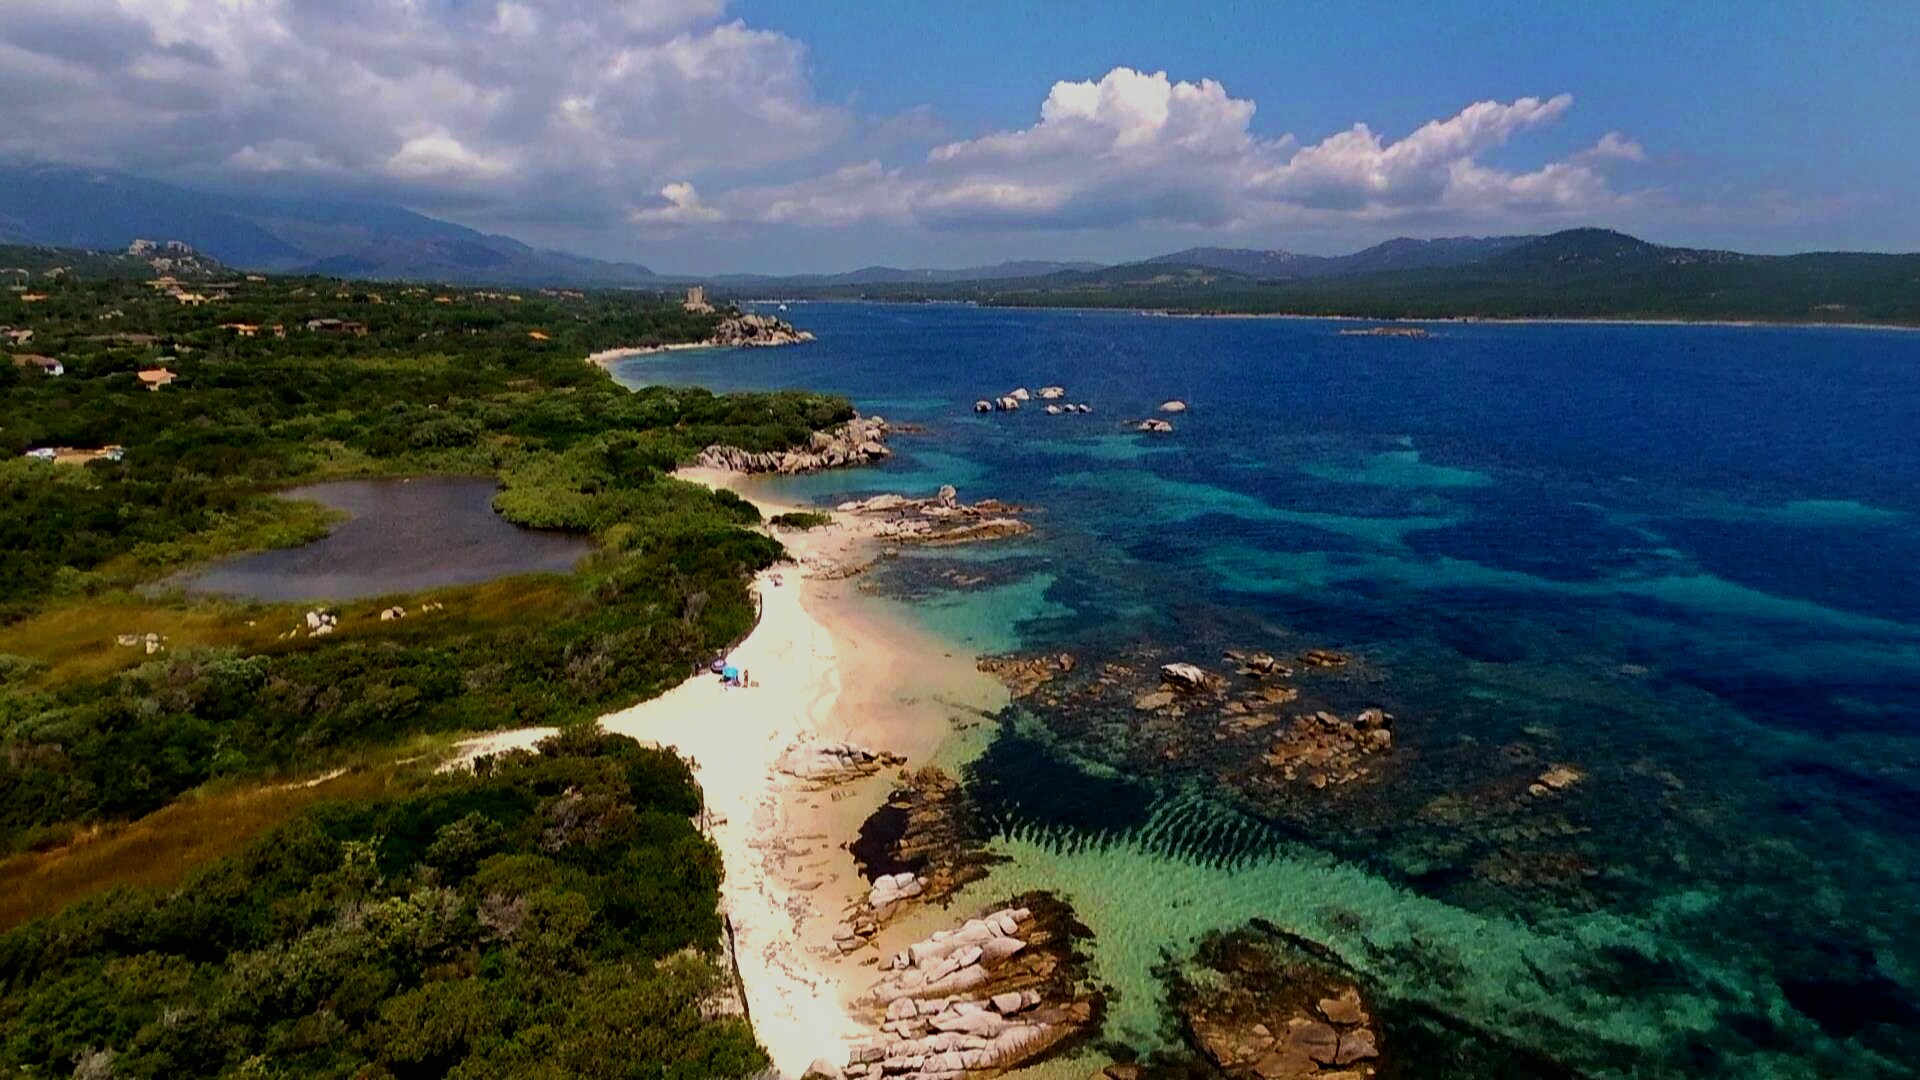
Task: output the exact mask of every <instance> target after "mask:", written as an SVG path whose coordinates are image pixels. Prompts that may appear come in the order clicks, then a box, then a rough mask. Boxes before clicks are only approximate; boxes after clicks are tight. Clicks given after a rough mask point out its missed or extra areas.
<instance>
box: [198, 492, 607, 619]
mask: <svg viewBox="0 0 1920 1080" xmlns="http://www.w3.org/2000/svg"><path fill="white" fill-rule="evenodd" d="M498 490H499V487H498V485H496V484H495V483H494V482H493V481H492V480H491V479H488V478H485V477H474V476H427V477H415V478H411V479H405V480H344V481H338V482H334V483H327V484H313V485H310V486H307V487H300V488H292V489H290V490H288V491H285V492H282V493H281V495H282V497H284V498H288V499H306V500H310V501H313V502H318V503H322V504H324V505H326V506H330V507H333V508H335V509H337V510H341V511H344V512H346V513H347V514H348V515H349V517H348V519H347V520H346V521H345V522H342V523H341V524H340V525H338V526H336V527H335V528H334V530H333V531H332V532H330V533H328V534H327V535H326V536H324V537H322V538H321V539H319V540H316V541H314V542H313V543H310V544H304V545H302V546H300V547H296V548H283V549H280V550H277V551H262V552H257V553H255V554H251V555H239V556H235V557H233V558H231V559H226V560H224V561H221V562H218V563H215V564H213V565H212V566H211V567H209V568H207V569H206V570H203V571H200V572H198V573H195V574H192V575H191V576H189V577H187V578H185V579H183V580H182V581H181V584H182V585H183V586H184V587H185V588H186V589H187V591H188V592H191V593H202V594H219V595H225V596H243V597H247V598H249V599H253V600H265V601H271V602H281V601H292V600H354V599H359V598H362V597H369V596H385V595H387V594H390V593H406V592H417V591H419V590H422V589H431V588H437V587H441V586H446V585H471V584H473V583H475V582H480V581H489V580H492V579H493V578H498V577H506V576H508V575H510V574H527V573H538V572H543V571H545V572H556V573H565V572H567V571H568V570H571V569H572V568H573V565H574V563H576V562H578V561H579V560H580V558H581V557H582V556H584V555H586V554H587V553H588V552H589V551H591V550H592V549H593V544H592V543H591V542H590V541H588V540H587V539H585V538H584V537H579V536H569V535H565V534H561V533H550V532H539V531H536V530H533V529H523V528H521V527H519V526H517V525H514V524H512V523H510V522H508V521H507V520H506V519H505V518H502V517H501V516H500V515H499V514H496V513H494V511H493V505H492V500H493V496H494V493H495V492H496V491H498Z"/></svg>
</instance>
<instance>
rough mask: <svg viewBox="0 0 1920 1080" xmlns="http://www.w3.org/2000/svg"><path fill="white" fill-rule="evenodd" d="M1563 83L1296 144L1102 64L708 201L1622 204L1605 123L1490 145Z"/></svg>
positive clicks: (752, 208)
mask: <svg viewBox="0 0 1920 1080" xmlns="http://www.w3.org/2000/svg"><path fill="white" fill-rule="evenodd" d="M1572 105H1573V98H1572V96H1571V95H1568V94H1560V95H1558V96H1555V97H1550V98H1544V99H1543V98H1535V97H1522V98H1518V99H1516V100H1513V101H1510V102H1499V101H1481V102H1476V103H1474V104H1471V105H1468V106H1467V107H1465V108H1463V109H1462V110H1460V112H1458V113H1456V114H1455V115H1453V116H1451V117H1447V118H1445V119H1441V120H1434V121H1431V122H1429V123H1426V124H1423V125H1421V126H1420V127H1419V128H1417V129H1416V130H1414V131H1413V132H1411V133H1409V134H1407V135H1406V136H1404V137H1401V138H1398V139H1392V138H1388V137H1386V136H1383V135H1382V134H1380V133H1378V132H1376V131H1374V130H1373V129H1371V128H1370V127H1368V126H1367V125H1366V124H1355V125H1354V126H1353V127H1351V128H1349V129H1347V130H1345V131H1340V132H1336V133H1334V134H1332V135H1329V136H1327V137H1325V138H1323V139H1321V140H1319V141H1318V142H1315V143H1312V144H1310V145H1301V144H1300V142H1299V141H1298V140H1296V139H1295V138H1294V137H1292V136H1290V135H1283V136H1279V137H1275V138H1264V137H1261V136H1259V135H1257V134H1255V133H1254V131H1253V117H1254V110H1255V104H1254V102H1252V101H1249V100H1246V99H1241V98H1235V97H1232V96H1231V95H1230V94H1229V93H1228V92H1227V90H1226V88H1225V87H1223V86H1222V85H1221V84H1220V83H1218V82H1215V81H1213V80H1211V79H1202V80H1200V81H1198V82H1186V81H1176V80H1173V79H1170V78H1168V76H1167V75H1166V73H1164V72H1155V73H1151V74H1148V73H1143V72H1139V71H1134V70H1132V69H1130V68H1124V67H1122V68H1115V69H1113V70H1112V71H1110V72H1108V73H1107V74H1106V75H1105V76H1103V77H1102V78H1100V79H1099V80H1097V81H1084V82H1059V83H1055V84H1054V86H1053V88H1052V90H1051V91H1050V92H1049V93H1048V94H1047V97H1046V100H1045V101H1044V102H1042V103H1041V106H1040V119H1039V121H1038V122H1037V123H1035V124H1033V125H1032V126H1030V127H1026V128H1021V129H1018V130H1014V131H1002V132H995V133H992V134H988V135H984V136H981V137H979V138H975V139H967V140H962V141H958V142H950V143H947V144H945V145H941V146H938V147H935V148H934V149H933V150H932V151H931V152H930V153H928V154H927V156H926V158H925V160H924V161H920V162H917V163H914V164H911V165H908V166H904V167H900V168H893V169H888V168H884V167H882V166H881V165H880V164H879V163H878V162H869V163H866V164H863V165H860V166H855V167H851V168H846V169H841V170H839V171H837V172H834V173H830V174H827V175H823V176H818V177H813V178H809V179H805V180H801V181H797V182H792V183H786V184H777V185H762V186H747V187H741V188H737V189H734V190H731V191H728V192H724V193H722V194H721V195H719V196H716V197H715V198H714V199H713V200H712V203H713V205H712V207H710V208H709V209H712V210H715V211H717V215H716V216H715V217H714V218H712V220H720V219H721V218H725V219H726V220H734V221H759V222H780V223H812V224H819V225H846V224H849V223H851V222H854V221H860V220H879V221H886V222H890V223H896V224H908V223H917V224H922V225H928V226H934V227H959V226H987V227H1000V228H1020V227H1028V228H1078V227H1112V226H1120V225H1129V224H1150V225H1161V226H1166V225H1171V226H1199V227H1207V228H1227V227H1236V226H1246V225H1263V224H1274V223H1332V222H1339V221H1367V222H1379V221H1391V220H1394V219H1397V218H1414V217H1428V216H1433V215H1442V216H1448V217H1453V218H1459V219H1504V218H1515V217H1526V216H1529V215H1532V216H1536V217H1537V216H1547V215H1555V214H1579V213H1586V212H1592V211H1596V210H1600V209H1605V208H1612V207H1618V206H1619V205H1621V203H1622V200H1623V196H1620V195H1618V194H1616V193H1614V192H1613V191H1612V190H1611V189H1610V187H1609V185H1608V183H1607V180H1606V177H1605V175H1604V174H1603V173H1602V171H1601V169H1602V167H1603V166H1604V164H1605V163H1606V162H1608V161H1613V160H1637V159H1638V157H1637V156H1638V155H1640V154H1641V151H1640V149H1639V147H1638V145H1637V144H1635V143H1633V142H1631V141H1630V140H1628V139H1627V138H1626V137H1625V136H1622V135H1620V134H1619V133H1617V132H1615V133H1610V134H1609V135H1608V136H1607V137H1606V138H1604V139H1602V140H1601V141H1600V143H1599V144H1598V145H1596V146H1595V147H1593V148H1592V149H1591V150H1589V151H1585V152H1583V153H1582V154H1580V155H1576V156H1575V157H1574V158H1573V159H1571V160H1566V161H1549V162H1545V163H1543V164H1541V165H1539V166H1538V167H1536V168H1534V169H1532V170H1527V171H1510V170H1506V169H1502V168H1499V167H1496V166H1493V165H1489V164H1486V163H1485V162H1484V161H1483V160H1482V159H1483V157H1484V156H1485V155H1487V154H1488V153H1489V152H1491V151H1494V150H1496V149H1499V148H1500V147H1502V146H1505V145H1506V144H1507V143H1508V142H1509V141H1510V140H1512V139H1513V138H1514V137H1516V136H1517V135H1519V134H1521V133H1523V132H1525V131H1527V130H1530V129H1533V128H1537V127H1540V126H1542V125H1546V124H1549V123H1552V122H1554V121H1557V120H1559V119H1560V118H1561V117H1563V116H1564V115H1565V114H1566V113H1567V111H1568V110H1569V109H1571V108H1572Z"/></svg>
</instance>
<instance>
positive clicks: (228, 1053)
mask: <svg viewBox="0 0 1920 1080" xmlns="http://www.w3.org/2000/svg"><path fill="white" fill-rule="evenodd" d="M698 809H699V794H698V791H697V790H696V788H695V787H694V785H693V782H692V778H691V776H690V775H689V773H688V772H687V769H686V766H685V765H684V764H683V763H682V762H681V761H680V760H679V759H678V758H675V757H673V756H672V755H671V754H667V753H664V752H660V751H653V750H643V749H641V748H640V747H639V746H638V745H637V744H635V743H633V742H632V741H631V740H628V739H625V738H621V737H618V736H610V735H601V734H595V733H589V732H586V731H575V732H571V733H568V734H566V735H562V736H559V737H556V738H555V739H552V740H549V741H548V742H547V743H546V744H545V745H544V746H543V747H542V749H541V751H540V752H539V753H538V755H537V756H536V755H511V756H509V757H507V758H504V759H501V760H500V761H499V762H497V763H494V762H487V761H482V762H481V767H480V768H479V770H478V771H477V772H476V773H474V774H467V773H459V774H453V775H446V776H438V777H429V778H426V779H421V780H416V781H413V782H412V783H411V784H410V785H408V786H407V787H406V788H405V789H404V790H402V791H400V792H398V793H396V794H393V795H390V796H388V797H385V798H382V799H379V800H375V801H372V802H364V803H352V804H333V805H327V806H322V807H320V808H317V809H315V810H311V811H308V812H306V813H305V814H303V815H302V816H300V817H298V818H295V819H294V820H292V821H291V822H289V823H288V824H286V825H283V826H282V827H280V828H279V829H278V830H276V831H275V832H274V833H272V834H271V835H269V836H267V837H265V838H264V839H262V840H261V841H259V842H258V843H255V844H254V845H252V846H251V847H250V848H248V849H247V850H246V851H245V852H243V853H242V854H240V855H238V856H236V857H233V858H229V859H226V860H223V861H221V862H219V863H216V864H214V865H212V866H210V867H208V868H206V869H205V870H203V871H202V872H201V873H199V874H197V875H196V876H195V877H194V878H193V879H192V880H191V881H190V882H188V883H187V885H186V886H185V887H183V888H181V889H177V890H172V891H168V892H164V893H163V892H158V891H152V890H148V891H140V892H135V891H130V890H120V891H114V892H110V893H107V894H103V895H100V896H97V897H94V898H91V899H89V900H86V901H83V902H81V903H79V904H76V905H74V906H73V907H70V908H68V909H67V910H66V911H64V912H62V913H61V914H59V915H58V916H55V917H53V918H51V919H45V920H41V921H38V922H33V923H29V924H27V925H25V926H23V927H20V928H18V929H16V930H13V931H12V932H10V933H7V934H5V935H4V936H0V979H3V980H4V981H3V982H0V1062H4V1063H5V1064H6V1065H7V1066H9V1067H10V1069H12V1070H20V1071H21V1073H22V1074H30V1075H55V1074H58V1075H74V1076H83V1077H106V1076H119V1077H182V1076H229V1075H231V1076H289V1077H291V1076H360V1077H368V1078H376V1077H423V1076H446V1075H457V1076H461V1077H474V1078H480V1077H505V1076H515V1077H555V1078H558V1077H649V1078H676V1080H707V1078H709V1077H723V1076H745V1075H748V1074H751V1073H753V1072H755V1071H756V1070H758V1069H760V1068H762V1067H764V1065H765V1057H764V1055H763V1054H762V1053H761V1051H760V1050H759V1049H758V1047H756V1046H755V1044H754V1041H753V1037H752V1034H751V1032H750V1031H748V1029H747V1025H746V1024H745V1023H744V1022H743V1021H741V1020H739V1019H737V1018H734V1019H726V1018H722V1019H709V1018H708V1015H709V1013H710V1012H711V1011H712V1005H713V1003H714V1002H715V1000H716V996H715V995H716V992H717V991H718V990H719V989H720V988H721V987H722V986H723V973H722V971H721V970H720V969H719V968H718V966H717V965H716V963H715V962H714V960H713V959H712V956H713V953H714V950H715V948H716V947H717V945H718V943H719V939H720V923H719V918H718V916H717V915H716V914H715V910H714V904H715V900H716V896H717V886H718V883H719V880H720V863H719V857H718V854H717V852H715V851H714V849H713V848H712V846H711V845H710V844H708V843H707V842H706V841H705V840H704V839H703V838H702V837H701V836H700V835H699V834H698V833H697V832H696V831H695V830H694V828H693V826H692V825H691V824H690V822H689V818H690V816H691V815H693V814H695V813H696V812H697V811H698Z"/></svg>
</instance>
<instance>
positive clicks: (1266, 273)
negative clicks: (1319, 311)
mask: <svg viewBox="0 0 1920 1080" xmlns="http://www.w3.org/2000/svg"><path fill="white" fill-rule="evenodd" d="M1329 261H1331V260H1329V259H1328V258H1326V257H1325V256H1323V255H1296V254H1294V253H1293V252H1291V251H1256V250H1254V249H1253V248H1223V247H1194V248H1187V249H1185V250H1184V251H1175V252H1171V253H1169V254H1166V255H1156V256H1154V257H1153V258H1151V259H1142V260H1141V261H1140V262H1139V263H1137V264H1135V265H1145V266H1195V267H1200V268H1202V269H1205V270H1224V271H1226V272H1227V273H1230V274H1245V275H1246V276H1248V277H1311V276H1313V275H1314V274H1317V273H1319V272H1320V271H1319V266H1320V264H1322V263H1326V262H1329Z"/></svg>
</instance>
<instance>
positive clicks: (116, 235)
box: [0, 165, 1527, 289]
mask: <svg viewBox="0 0 1920 1080" xmlns="http://www.w3.org/2000/svg"><path fill="white" fill-rule="evenodd" d="M139 239H150V240H177V241H181V242H184V243H186V244H188V245H191V246H192V247H193V248H194V249H195V250H197V251H200V252H202V253H204V254H206V255H209V256H212V257H213V258H215V259H218V260H219V261H220V262H222V263H225V264H226V265H228V266H233V267H237V268H242V269H247V270H265V271H273V272H278V273H313V274H323V275H328V276H334V277H348V278H369V279H380V278H384V279H422V280H439V281H455V282H465V283H471V284H549V285H601V286H641V287H645V286H664V285H671V284H674V283H677V282H684V281H694V280H705V281H708V282H710V283H712V284H715V285H718V286H722V287H727V288H736V289H744V288H758V287H767V286H774V287H780V288H802V289H810V288H830V287H840V286H869V285H906V286H911V285H942V284H954V283H960V282H973V281H1003V280H1015V279H1022V278H1043V277H1049V276H1052V275H1058V274H1073V273H1090V272H1099V271H1103V270H1107V269H1110V268H1109V267H1107V266H1104V265H1103V264H1100V263H1095V262H1084V261H1081V262H1074V261H1051V260H1017V261H1010V262H1001V263H994V264H991V265H986V266H971V267H963V268H960V269H912V268H901V267H894V266H868V267H862V268H861V269H858V270H852V271H848V272H845V273H838V274H799V275H787V276H771V275H765V274H722V275H717V276H712V277H707V278H695V277H692V276H689V275H668V274H660V273H657V272H655V271H654V270H653V269H651V268H650V267H647V266H643V265H640V264H638V263H631V262H613V261H608V260H604V259H593V258H587V257H584V256H580V255H573V254H569V253H567V252H563V251H553V250H544V249H539V248H535V247H532V246H530V245H528V244H525V243H522V242H521V241H519V240H515V239H514V238H512V237H510V236H502V235H498V234H494V233H483V232H480V231H479V230H477V229H470V228H468V227H466V226H464V225H456V224H454V223H452V222H448V221H442V220H439V219H437V218H433V217H428V216H427V215H425V214H420V213H416V212H414V211H411V210H407V209H404V208H401V207H398V206H393V205H388V204H380V203H356V202H340V201H329V200H324V199H309V198H289V197H276V196H263V195H248V194H233V193H213V192H205V191H196V190H192V189H189V188H183V187H178V186H175V185H173V184H167V183H162V182H160V181H157V180H150V179H146V178H143V177H138V176H130V175H127V174H125V173H117V172H110V171H105V170H99V169H84V168H76V167H71V166H61V165H29V166H12V167H6V166H0V243H13V244H38V245H46V246H52V247H62V248H77V249H84V250H96V251H120V250H123V249H125V248H126V246H127V245H128V244H130V243H132V242H133V241H134V240H139ZM1526 239H1527V238H1526V237H1514V236H1505V237H1488V238H1479V237H1449V238H1443V239H1437V240H1411V239H1400V240H1390V241H1388V242H1386V243H1384V244H1377V245H1375V246H1373V247H1370V248H1368V249H1366V250H1365V251H1360V252H1355V253H1354V254H1351V255H1341V256H1322V255H1297V254H1294V253H1292V252H1286V251H1254V250H1248V249H1239V248H1219V247H1205V248H1189V249H1187V250H1185V251H1177V252H1173V253H1171V254H1167V255H1161V256H1158V257H1155V258H1152V259H1147V260H1144V262H1143V263H1141V264H1139V265H1142V266H1177V267H1182V268H1199V269H1201V270H1218V271H1222V272H1226V273H1231V274H1244V275H1250V276H1254V277H1259V278H1275V279H1285V278H1303V277H1317V276H1327V275H1334V274H1344V273H1359V272H1365V271H1369V270H1379V269H1388V268H1411V267H1424V266H1451V265H1458V264H1461V263H1465V262H1471V261H1474V260H1475V259H1479V258H1483V257H1485V256H1487V255H1489V254H1493V253H1496V252H1498V251H1502V250H1506V249H1507V248H1510V247H1512V246H1514V245H1515V244H1518V243H1520V242H1521V241H1524V240H1526ZM1129 265H1133V264H1129ZM1181 272H1182V273H1190V271H1187V270H1184V269H1183V270H1182V271H1181ZM1129 273H1131V271H1130V272H1129Z"/></svg>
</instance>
